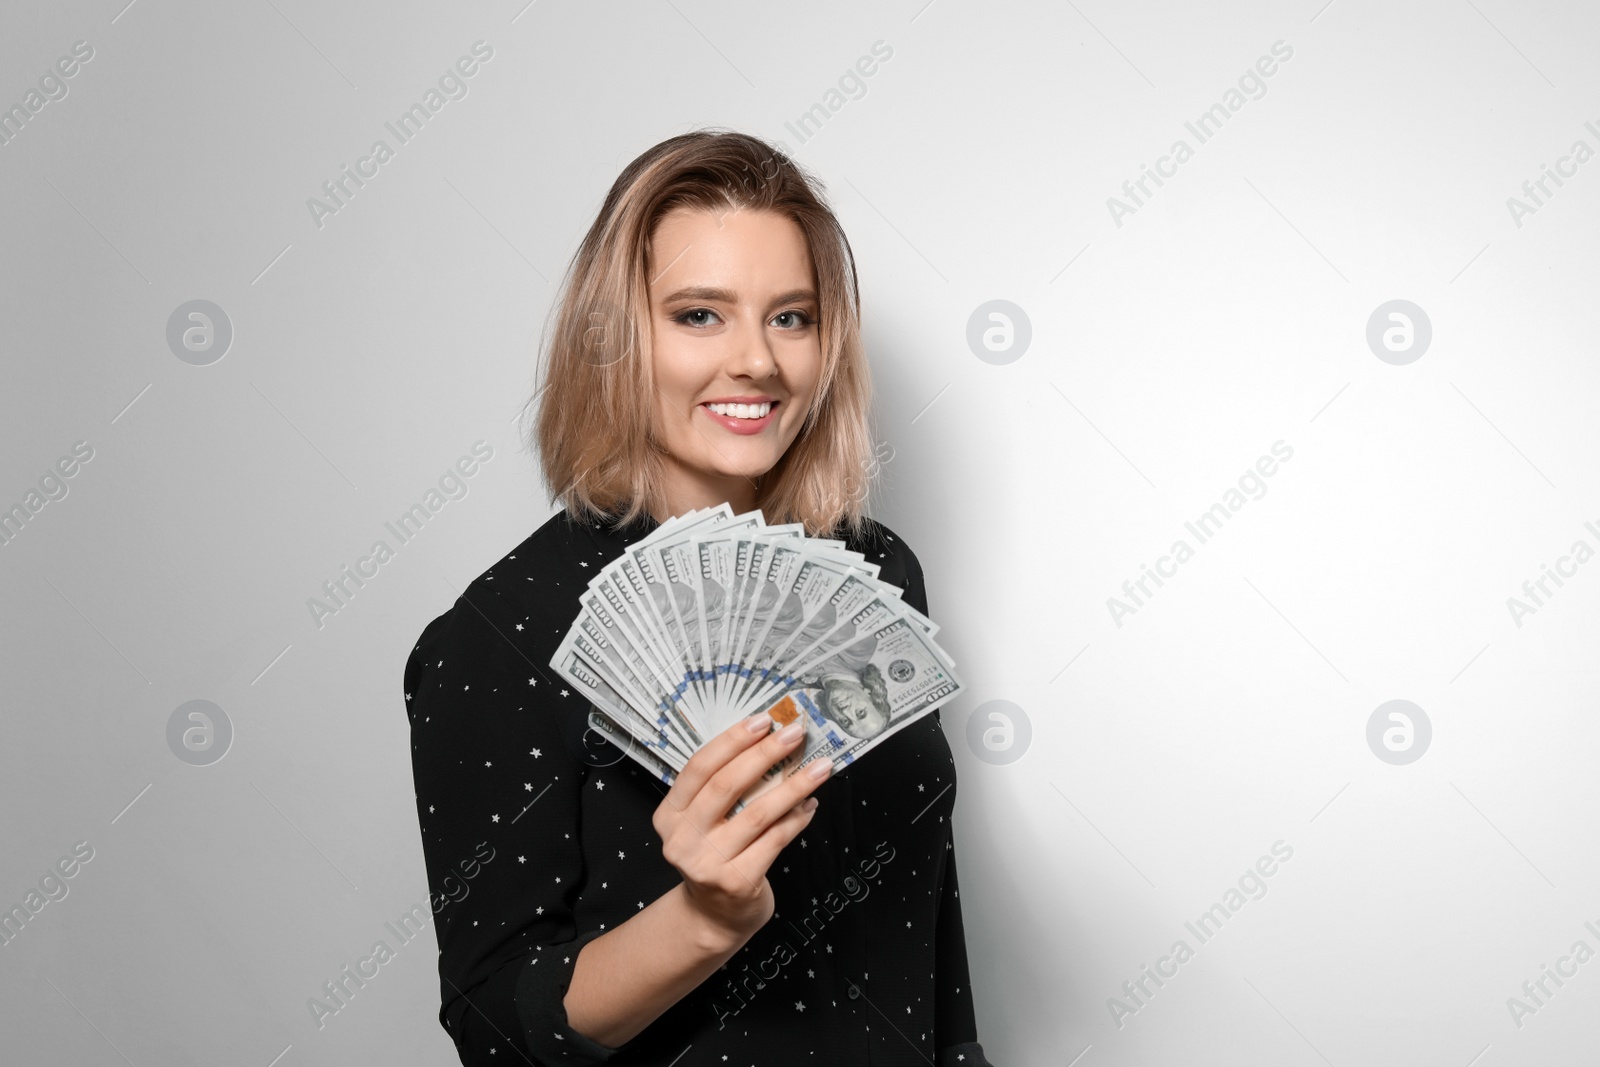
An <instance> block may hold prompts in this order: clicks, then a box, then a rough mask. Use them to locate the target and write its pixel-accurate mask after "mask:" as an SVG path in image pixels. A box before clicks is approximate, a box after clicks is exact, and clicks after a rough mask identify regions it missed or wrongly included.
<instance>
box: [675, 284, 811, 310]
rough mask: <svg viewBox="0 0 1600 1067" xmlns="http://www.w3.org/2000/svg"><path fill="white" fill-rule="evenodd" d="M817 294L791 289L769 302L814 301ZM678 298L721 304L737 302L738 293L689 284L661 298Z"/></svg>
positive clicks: (777, 303)
mask: <svg viewBox="0 0 1600 1067" xmlns="http://www.w3.org/2000/svg"><path fill="white" fill-rule="evenodd" d="M816 299H817V294H816V292H815V291H814V290H812V289H791V290H789V291H788V292H787V293H779V294H778V295H777V296H775V297H773V298H772V300H771V302H770V304H771V306H773V307H776V306H777V305H779V304H794V303H799V302H800V301H804V300H809V301H812V302H815V301H816ZM679 300H714V301H718V302H720V303H723V304H737V303H738V302H739V297H738V294H736V293H734V292H733V291H732V290H731V289H722V288H719V287H717V286H714V285H691V286H688V287H686V288H683V289H679V290H678V291H676V292H674V293H671V294H669V295H667V296H664V297H662V298H661V302H662V303H663V304H673V303H676V302H678V301H679Z"/></svg>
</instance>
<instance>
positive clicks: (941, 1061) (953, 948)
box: [900, 542, 993, 1067]
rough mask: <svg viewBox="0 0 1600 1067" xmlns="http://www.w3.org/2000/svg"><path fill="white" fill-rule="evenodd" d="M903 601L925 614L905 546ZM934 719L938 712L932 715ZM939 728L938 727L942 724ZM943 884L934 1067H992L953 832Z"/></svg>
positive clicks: (916, 570) (917, 572) (924, 595)
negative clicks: (975, 989) (977, 1005)
mask: <svg viewBox="0 0 1600 1067" xmlns="http://www.w3.org/2000/svg"><path fill="white" fill-rule="evenodd" d="M900 550H901V552H902V553H903V554H904V556H905V563H906V571H905V573H906V584H905V593H904V596H905V602H906V603H907V604H910V605H911V606H912V607H914V608H916V609H917V610H918V611H920V612H922V613H923V614H924V615H928V616H929V618H932V616H931V615H929V613H928V592H927V586H926V584H925V582H924V581H923V576H922V563H921V562H920V561H919V560H918V559H917V557H916V554H915V553H913V552H912V551H911V549H910V548H909V547H907V546H906V545H905V544H904V543H903V542H902V543H901V545H900ZM933 715H934V718H935V720H936V721H937V720H938V719H939V712H938V711H935V712H934V713H933ZM941 725H942V723H941ZM944 847H945V867H944V881H943V884H942V886H941V888H940V894H939V915H938V922H937V925H936V927H935V934H934V936H935V938H936V942H935V945H934V976H933V977H934V997H935V1002H934V1003H935V1011H934V1027H935V1030H934V1048H935V1050H936V1052H937V1057H938V1064H937V1067H993V1065H992V1064H990V1063H989V1060H988V1058H987V1057H986V1056H985V1055H984V1052H983V1046H982V1045H981V1044H979V1043H978V1024H977V1019H976V1016H975V1011H974V1008H973V1000H972V985H971V979H970V976H969V975H968V973H967V938H966V930H965V928H964V927H963V926H962V922H961V886H960V884H959V882H958V881H957V879H956V852H955V831H954V828H953V827H951V828H950V829H949V830H948V831H947V834H946V839H945V846H944Z"/></svg>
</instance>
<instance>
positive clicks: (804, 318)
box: [772, 311, 812, 330]
mask: <svg viewBox="0 0 1600 1067" xmlns="http://www.w3.org/2000/svg"><path fill="white" fill-rule="evenodd" d="M784 318H787V319H790V320H791V323H792V324H791V325H789V326H786V327H783V328H784V329H789V330H798V329H800V328H802V327H805V326H809V325H811V321H812V320H811V316H810V315H807V314H806V313H805V312H803V311H780V312H779V313H778V314H777V315H776V316H774V318H773V320H772V321H773V322H777V321H778V320H779V319H784Z"/></svg>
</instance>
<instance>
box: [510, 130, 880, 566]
mask: <svg viewBox="0 0 1600 1067" xmlns="http://www.w3.org/2000/svg"><path fill="white" fill-rule="evenodd" d="M680 207H688V208H703V209H705V210H707V211H711V212H715V213H721V212H732V211H740V210H743V211H771V212H776V213H778V214H780V215H782V216H784V217H786V218H789V219H791V220H793V221H794V223H795V224H796V225H797V226H798V227H799V228H800V231H801V233H802V234H803V235H804V236H805V241H806V244H807V246H808V247H809V249H810V253H811V262H812V266H813V269H814V271H815V274H816V278H815V284H816V289H817V298H818V302H819V304H820V308H819V311H820V318H819V322H818V330H819V332H820V338H819V339H820V343H821V348H822V374H821V377H820V379H819V382H818V386H817V389H816V392H815V395H814V396H813V397H812V401H811V406H810V409H809V410H808V411H807V412H806V416H805V420H804V422H803V423H802V425H801V429H800V432H799V434H798V435H797V436H796V437H795V439H794V441H793V443H792V444H790V446H789V448H788V450H787V451H786V452H785V453H784V454H783V456H782V458H781V459H779V460H778V462H777V463H776V464H775V465H774V466H773V467H772V469H771V470H768V471H766V472H765V473H763V474H762V475H760V476H759V477H757V478H756V479H754V482H755V485H756V504H757V506H758V507H759V508H760V509H761V511H762V513H763V515H764V516H765V517H766V519H767V521H768V522H769V523H778V522H799V523H803V524H804V526H805V529H806V532H807V533H808V534H810V535H813V536H819V535H826V534H829V533H834V534H839V533H844V534H849V535H855V534H859V533H861V532H862V530H863V527H864V522H865V510H866V502H867V496H868V492H869V489H870V483H871V476H872V474H873V473H874V472H875V471H876V468H877V464H876V462H875V457H874V455H873V447H872V432H871V427H870V425H869V418H870V410H871V401H872V378H871V373H870V371H869V369H868V367H867V360H866V353H865V352H864V351H863V349H862V344H861V295H860V289H859V286H858V283H857V279H856V268H855V256H854V254H853V253H852V252H851V250H850V242H849V241H848V240H847V239H846V238H845V234H844V229H843V227H841V226H840V225H839V220H838V219H837V218H836V217H835V215H834V213H833V210H832V208H831V207H829V205H828V203H827V201H826V199H825V194H824V192H823V188H822V185H821V183H820V182H819V181H818V180H817V179H816V178H814V177H813V176H811V175H810V174H808V173H807V172H805V171H803V170H802V169H801V168H800V167H799V166H798V165H797V164H796V163H795V162H794V161H793V160H791V159H790V158H789V157H788V156H787V155H785V154H784V153H783V152H781V151H779V150H778V149H777V148H774V147H773V146H772V145H770V144H768V143H766V142H765V141H762V140H760V139H759V138H756V137H751V136H749V135H747V134H743V133H738V132H735V131H731V130H717V129H704V130H697V131H695V132H692V133H686V134H682V135H679V136H677V137H670V138H668V139H667V140H665V141H662V142H661V143H660V144H657V145H655V146H654V147H653V148H650V149H649V150H647V151H646V152H644V153H643V154H641V155H640V156H639V157H638V158H637V159H635V160H634V161H633V162H632V163H629V164H628V166H627V167H626V169H624V170H623V172H622V173H621V175H619V176H618V177H617V180H616V181H615V182H614V183H613V184H612V186H611V191H610V192H609V193H608V194H607V195H606V199H605V203H604V204H602V205H601V207H600V211H599V214H598V215H597V216H596V218H595V220H594V223H593V225H591V226H590V227H589V232H588V233H587V234H586V235H585V236H584V239H583V243H582V245H581V246H580V247H579V248H578V251H577V253H576V254H575V255H574V256H573V259H572V262H571V263H570V264H569V265H568V267H567V272H566V275H565V277H564V278H563V281H562V286H561V295H560V296H559V298H558V300H557V302H556V304H555V306H554V308H553V323H551V324H549V325H548V326H547V328H546V331H545V334H544V336H543V338H542V339H541V346H540V347H541V353H540V364H541V366H540V372H541V373H540V379H541V380H542V385H540V387H539V388H538V390H536V391H535V393H534V395H533V397H531V398H530V399H529V401H528V404H529V406H531V405H533V404H535V403H537V405H538V414H537V417H536V419H535V420H534V425H533V428H532V431H531V433H530V434H529V441H528V443H529V445H530V446H532V447H533V448H535V449H537V451H538V454H539V460H540V466H541V469H542V472H543V475H544V480H545V484H546V486H547V488H548V490H549V493H550V496H551V499H552V500H553V501H560V502H561V504H562V505H563V506H564V507H565V509H566V510H567V512H568V513H569V514H570V515H572V517H573V518H575V519H578V520H592V519H599V520H603V521H611V522H616V523H621V524H626V523H629V522H632V521H634V520H636V519H638V518H640V517H641V516H643V515H645V514H646V513H657V512H661V511H664V510H665V506H666V505H665V500H666V463H665V452H664V449H663V446H662V444H661V441H662V437H661V432H660V431H661V428H660V427H659V426H658V425H657V406H656V404H655V401H654V398H655V392H656V386H655V378H654V375H653V373H652V362H651V351H652V348H651V339H652V338H651V329H652V327H651V326H650V323H651V317H650V292H649V278H648V275H647V272H648V269H649V259H650V256H649V253H650V241H651V237H652V235H653V234H654V232H655V227H656V225H657V223H658V222H659V221H660V220H661V218H662V217H663V216H664V215H666V214H667V213H668V212H670V211H672V210H673V209H675V208H680Z"/></svg>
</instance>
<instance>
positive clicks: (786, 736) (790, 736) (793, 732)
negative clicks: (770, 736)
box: [778, 722, 805, 745]
mask: <svg viewBox="0 0 1600 1067" xmlns="http://www.w3.org/2000/svg"><path fill="white" fill-rule="evenodd" d="M804 732H805V727H804V726H801V725H800V724H799V723H797V722H792V723H790V724H789V725H788V726H785V727H784V728H783V729H782V730H779V731H778V740H779V741H782V742H783V743H784V744H786V745H787V744H789V743H790V742H792V741H793V740H794V739H795V738H797V737H799V736H800V735H801V734H802V733H804Z"/></svg>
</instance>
